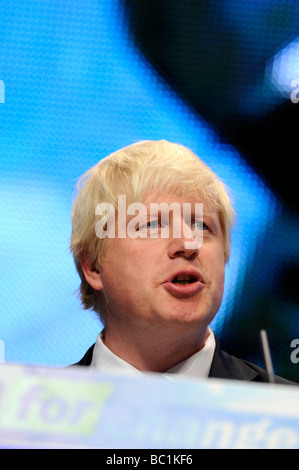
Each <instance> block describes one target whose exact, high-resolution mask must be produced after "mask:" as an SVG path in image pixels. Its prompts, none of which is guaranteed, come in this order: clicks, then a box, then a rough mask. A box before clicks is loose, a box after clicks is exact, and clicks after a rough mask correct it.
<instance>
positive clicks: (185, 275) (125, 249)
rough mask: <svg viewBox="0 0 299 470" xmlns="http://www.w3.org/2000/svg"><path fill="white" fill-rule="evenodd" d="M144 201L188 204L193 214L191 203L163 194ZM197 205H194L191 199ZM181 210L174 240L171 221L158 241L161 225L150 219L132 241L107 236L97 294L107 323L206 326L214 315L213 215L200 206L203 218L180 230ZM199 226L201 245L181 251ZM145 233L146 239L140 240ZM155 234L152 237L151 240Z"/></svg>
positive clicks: (218, 289)
mask: <svg viewBox="0 0 299 470" xmlns="http://www.w3.org/2000/svg"><path fill="white" fill-rule="evenodd" d="M143 202H144V205H145V206H146V207H147V208H148V209H149V204H150V203H162V202H163V203H167V204H168V205H170V204H172V203H179V204H180V205H181V208H182V207H183V202H184V203H186V202H187V203H191V207H192V212H191V215H192V217H194V216H195V210H194V207H195V200H190V199H189V200H183V199H182V198H181V197H178V196H174V195H169V194H165V195H162V196H159V197H154V195H150V196H148V197H147V198H146V200H145V201H143ZM197 202H198V201H197ZM181 212H182V218H181V223H182V229H183V224H185V229H186V230H185V234H183V230H182V233H181V236H180V237H177V236H176V237H174V236H173V235H174V231H173V228H174V227H173V224H174V222H175V220H174V219H172V217H171V213H170V219H169V220H170V222H169V236H168V237H167V238H162V236H161V234H162V231H163V229H164V228H163V221H162V226H161V220H159V219H157V218H155V217H154V218H153V217H150V211H149V210H148V211H147V213H148V215H147V218H146V220H144V223H143V221H140V222H139V224H138V227H137V231H138V232H140V235H141V236H140V237H137V238H130V237H126V238H111V239H109V240H108V243H107V249H106V254H105V258H104V261H103V264H102V267H101V269H100V276H101V290H102V293H101V295H102V296H103V301H104V305H105V314H106V318H107V324H108V325H109V321H110V319H111V320H112V321H113V323H114V324H119V325H121V324H124V322H125V324H126V325H127V326H128V325H130V324H131V325H132V327H134V328H136V327H138V326H146V325H150V324H155V325H156V326H165V325H169V326H170V325H175V326H180V327H192V328H194V327H196V326H199V325H201V326H207V325H208V324H209V323H210V322H211V321H212V319H213V318H214V316H215V314H216V312H217V311H218V309H219V307H220V304H221V301H222V296H223V288H224V270H225V259H224V251H223V237H222V232H221V228H220V224H219V220H218V217H217V214H216V212H215V211H214V210H213V209H211V208H209V207H208V205H206V204H205V203H204V204H203V219H202V220H199V221H196V220H193V218H191V222H192V223H191V226H188V227H187V228H186V225H188V224H186V220H185V219H184V218H183V210H182V211H181ZM200 222H203V227H202V228H199V230H202V231H203V241H202V246H201V247H200V248H199V249H196V248H191V249H190V248H186V241H189V242H190V240H191V237H192V233H191V231H190V230H194V229H196V227H199V225H198V223H200ZM145 235H147V236H146V237H145ZM154 236H156V237H157V238H154Z"/></svg>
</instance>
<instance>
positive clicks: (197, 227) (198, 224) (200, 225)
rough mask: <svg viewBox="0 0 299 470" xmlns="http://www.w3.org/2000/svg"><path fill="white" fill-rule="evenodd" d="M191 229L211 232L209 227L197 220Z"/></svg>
mask: <svg viewBox="0 0 299 470" xmlns="http://www.w3.org/2000/svg"><path fill="white" fill-rule="evenodd" d="M191 228H192V229H193V230H210V229H209V227H208V225H207V224H206V223H205V222H203V221H202V220H195V221H194V222H192V224H191Z"/></svg>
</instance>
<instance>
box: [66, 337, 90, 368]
mask: <svg viewBox="0 0 299 470" xmlns="http://www.w3.org/2000/svg"><path fill="white" fill-rule="evenodd" d="M94 347H95V343H94V344H93V345H92V346H90V348H89V349H88V350H87V351H86V353H85V354H84V356H83V357H82V359H80V361H79V362H76V363H75V364H72V366H90V364H91V361H92V354H93V350H94ZM72 366H70V367H72Z"/></svg>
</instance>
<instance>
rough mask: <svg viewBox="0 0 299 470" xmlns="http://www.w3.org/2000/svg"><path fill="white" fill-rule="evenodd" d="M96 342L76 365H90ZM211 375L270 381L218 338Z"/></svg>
mask: <svg viewBox="0 0 299 470" xmlns="http://www.w3.org/2000/svg"><path fill="white" fill-rule="evenodd" d="M94 346H95V345H94V344H93V345H92V346H91V347H90V348H89V349H88V351H87V352H86V353H85V355H84V356H83V357H82V359H81V360H80V361H79V362H77V363H76V364H74V365H76V366H89V365H90V364H91V360H92V354H93V349H94ZM209 377H213V378H218V379H231V380H247V381H250V382H268V381H269V379H268V374H267V372H266V371H265V370H264V369H262V368H261V367H258V366H256V365H254V364H251V363H250V362H247V361H244V360H242V359H238V358H237V357H235V356H232V355H231V354H228V353H226V352H224V351H222V350H221V349H220V347H219V342H218V340H217V338H216V349H215V353H214V357H213V361H212V365H211V369H210V374H209ZM275 383H278V384H286V385H287V384H289V385H298V384H295V383H294V382H291V381H289V380H286V379H283V378H281V377H278V376H275Z"/></svg>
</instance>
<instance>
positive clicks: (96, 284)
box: [81, 260, 103, 290]
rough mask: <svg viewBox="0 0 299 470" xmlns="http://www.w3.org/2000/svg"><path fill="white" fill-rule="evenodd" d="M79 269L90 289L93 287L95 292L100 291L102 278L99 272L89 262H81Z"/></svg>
mask: <svg viewBox="0 0 299 470" xmlns="http://www.w3.org/2000/svg"><path fill="white" fill-rule="evenodd" d="M81 268H82V271H83V273H84V277H85V279H86V281H87V282H88V284H89V285H91V287H93V288H94V289H95V290H102V289H103V283H102V276H101V274H100V272H99V270H98V269H96V268H95V266H94V265H93V264H92V263H91V262H90V261H89V260H84V261H82V262H81Z"/></svg>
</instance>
